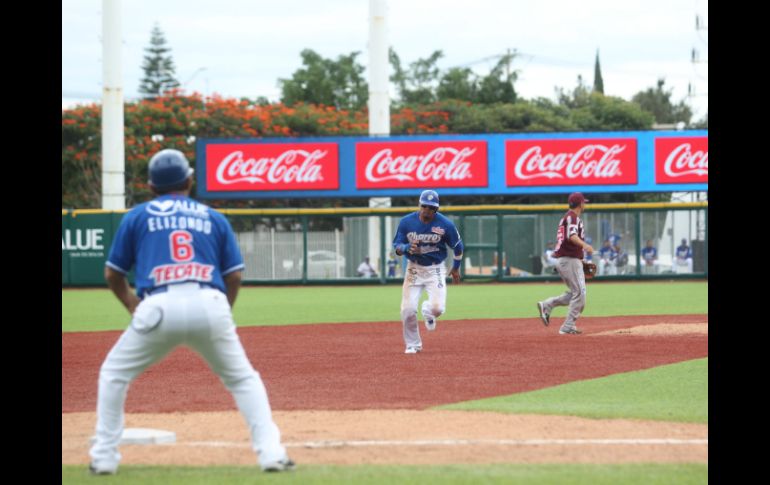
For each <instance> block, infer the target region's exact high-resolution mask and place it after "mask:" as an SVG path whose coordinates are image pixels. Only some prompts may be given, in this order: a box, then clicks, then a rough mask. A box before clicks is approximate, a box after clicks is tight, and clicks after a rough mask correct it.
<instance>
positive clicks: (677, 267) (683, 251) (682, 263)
mask: <svg viewBox="0 0 770 485" xmlns="http://www.w3.org/2000/svg"><path fill="white" fill-rule="evenodd" d="M685 268H686V269H687V271H686V272H687V273H692V250H691V249H690V246H688V245H687V239H682V244H681V245H679V246H678V247H677V248H676V258H675V261H674V272H675V273H683V272H685V271H683V269H685Z"/></svg>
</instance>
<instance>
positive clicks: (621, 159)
mask: <svg viewBox="0 0 770 485" xmlns="http://www.w3.org/2000/svg"><path fill="white" fill-rule="evenodd" d="M637 167H638V164H637V154H636V138H606V139H598V138H597V139H572V140H521V141H516V140H508V141H506V142H505V182H506V185H507V186H508V187H521V186H556V185H625V184H635V183H636V182H637Z"/></svg>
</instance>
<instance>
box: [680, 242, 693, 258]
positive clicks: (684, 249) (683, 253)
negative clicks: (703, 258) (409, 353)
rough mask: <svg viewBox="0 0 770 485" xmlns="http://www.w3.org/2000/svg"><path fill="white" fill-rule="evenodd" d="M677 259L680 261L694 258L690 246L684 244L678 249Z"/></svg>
mask: <svg viewBox="0 0 770 485" xmlns="http://www.w3.org/2000/svg"><path fill="white" fill-rule="evenodd" d="M676 257H677V258H679V259H687V258H692V251H690V246H685V245H684V244H683V245H681V246H679V247H678V248H676Z"/></svg>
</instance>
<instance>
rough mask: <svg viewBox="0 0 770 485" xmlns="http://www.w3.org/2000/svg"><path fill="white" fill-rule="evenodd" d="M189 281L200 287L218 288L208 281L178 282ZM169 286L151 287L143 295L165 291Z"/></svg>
mask: <svg viewBox="0 0 770 485" xmlns="http://www.w3.org/2000/svg"><path fill="white" fill-rule="evenodd" d="M190 283H194V284H197V285H198V287H200V288H213V289H215V290H218V289H219V288H217V287H216V286H214V285H210V284H208V283H200V282H197V281H185V282H184V283H178V284H190ZM169 286H171V285H163V286H158V287H156V288H151V289H149V290H147V291H146V292H145V293H144V296H150V295H157V294H159V293H166V292H167V291H168V288H169Z"/></svg>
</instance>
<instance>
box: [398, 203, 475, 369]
mask: <svg viewBox="0 0 770 485" xmlns="http://www.w3.org/2000/svg"><path fill="white" fill-rule="evenodd" d="M438 208H439V202H438V194H437V193H436V192H435V191H433V190H424V191H423V192H422V194H420V210H419V211H417V212H412V213H411V214H409V215H407V216H405V217H403V218H402V219H401V221H400V222H399V224H398V230H397V231H396V236H395V237H394V238H393V249H394V250H395V251H396V254H398V255H399V256H400V255H406V258H407V259H408V261H409V262H408V263H407V265H406V268H405V269H404V289H403V292H402V297H401V322H402V323H403V325H404V342H405V343H406V351H405V353H407V354H416V353H417V352H420V351H422V340H421V338H420V327H419V325H418V324H417V303H418V302H419V301H420V295H421V294H422V291H423V290H425V291H426V292H427V293H428V299H427V300H426V301H424V302H423V304H422V308H421V312H422V316H423V318H424V319H425V328H426V329H428V330H429V331H432V330H435V329H436V319H437V318H438V317H440V316H441V315H442V314H443V313H444V311H445V310H446V284H445V282H446V265H445V264H444V261H445V260H446V257H447V248H446V247H447V245H448V246H449V247H451V248H452V250H453V251H454V262H453V264H452V270H451V271H450V272H449V274H450V275H452V282H453V283H460V263H461V262H462V258H463V242H462V240H461V239H460V233H459V232H458V231H457V228H456V227H455V225H454V223H453V222H452V221H450V220H449V219H447V218H446V217H444V216H443V215H441V214H439V213H438Z"/></svg>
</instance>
